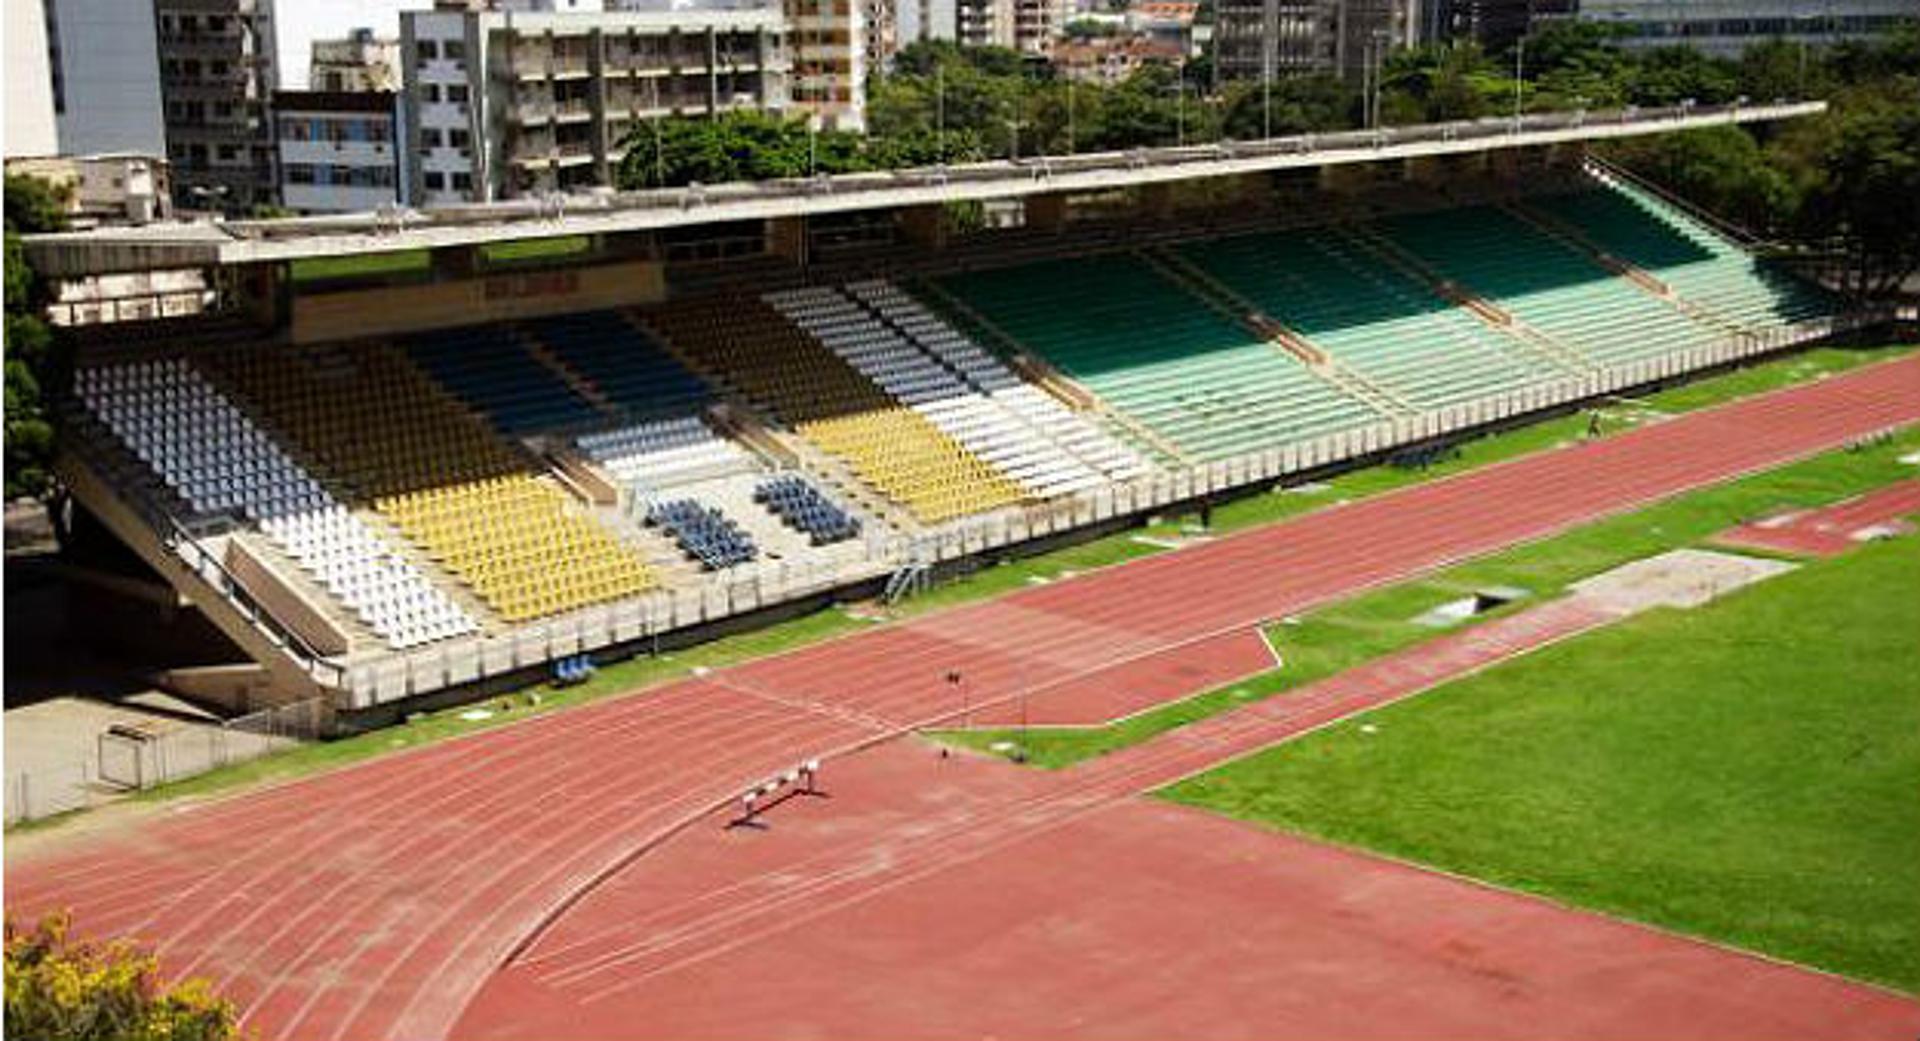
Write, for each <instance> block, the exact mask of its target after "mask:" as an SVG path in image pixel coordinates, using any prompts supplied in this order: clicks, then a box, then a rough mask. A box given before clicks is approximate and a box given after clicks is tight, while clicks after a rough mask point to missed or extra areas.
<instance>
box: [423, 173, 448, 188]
mask: <svg viewBox="0 0 1920 1041" xmlns="http://www.w3.org/2000/svg"><path fill="white" fill-rule="evenodd" d="M426 181H427V190H428V191H430V192H438V191H444V190H445V189H446V187H447V178H446V175H445V174H442V173H441V172H440V171H438V170H428V171H427V176H426Z"/></svg>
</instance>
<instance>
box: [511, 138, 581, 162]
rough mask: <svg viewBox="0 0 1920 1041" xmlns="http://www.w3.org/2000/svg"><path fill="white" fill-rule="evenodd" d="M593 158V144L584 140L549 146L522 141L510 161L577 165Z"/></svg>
mask: <svg viewBox="0 0 1920 1041" xmlns="http://www.w3.org/2000/svg"><path fill="white" fill-rule="evenodd" d="M593 159H594V154H593V146H592V145H591V144H588V143H586V142H563V143H561V144H559V145H549V146H533V145H529V144H525V143H523V144H521V145H518V146H516V147H515V148H514V150H513V159H512V162H513V164H514V165H515V166H554V165H558V166H578V165H580V164H582V163H591V162H593Z"/></svg>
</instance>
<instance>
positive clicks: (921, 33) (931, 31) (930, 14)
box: [893, 0, 960, 53]
mask: <svg viewBox="0 0 1920 1041" xmlns="http://www.w3.org/2000/svg"><path fill="white" fill-rule="evenodd" d="M893 24H894V39H895V40H896V41H897V42H898V44H899V46H900V47H907V46H909V45H912V44H916V43H923V42H926V41H929V40H947V41H953V40H957V39H959V32H960V12H959V10H958V5H957V0H893ZM896 53H897V51H896Z"/></svg>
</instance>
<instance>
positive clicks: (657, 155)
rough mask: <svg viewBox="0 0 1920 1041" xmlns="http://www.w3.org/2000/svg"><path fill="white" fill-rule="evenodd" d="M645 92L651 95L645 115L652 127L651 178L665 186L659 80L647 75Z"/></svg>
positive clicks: (664, 155)
mask: <svg viewBox="0 0 1920 1041" xmlns="http://www.w3.org/2000/svg"><path fill="white" fill-rule="evenodd" d="M647 92H648V93H649V94H651V95H652V96H653V104H652V106H651V107H652V113H651V114H650V115H649V116H648V117H647V125H649V126H651V127H652V128H653V179H654V180H655V181H656V182H658V187H661V188H665V187H666V186H667V153H666V147H665V146H664V145H663V144H662V143H661V140H660V81H659V80H657V79H655V78H653V77H652V76H649V77H647Z"/></svg>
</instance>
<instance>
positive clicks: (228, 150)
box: [218, 145, 240, 163]
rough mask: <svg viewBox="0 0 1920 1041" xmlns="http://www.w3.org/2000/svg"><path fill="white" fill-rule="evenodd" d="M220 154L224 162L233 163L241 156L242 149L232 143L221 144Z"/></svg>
mask: <svg viewBox="0 0 1920 1041" xmlns="http://www.w3.org/2000/svg"><path fill="white" fill-rule="evenodd" d="M218 154H219V156H220V161H221V162H223V163H231V162H233V161H234V160H235V159H238V158H240V150H239V149H237V148H235V147H234V146H232V145H221V146H220V151H219V153H218Z"/></svg>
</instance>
